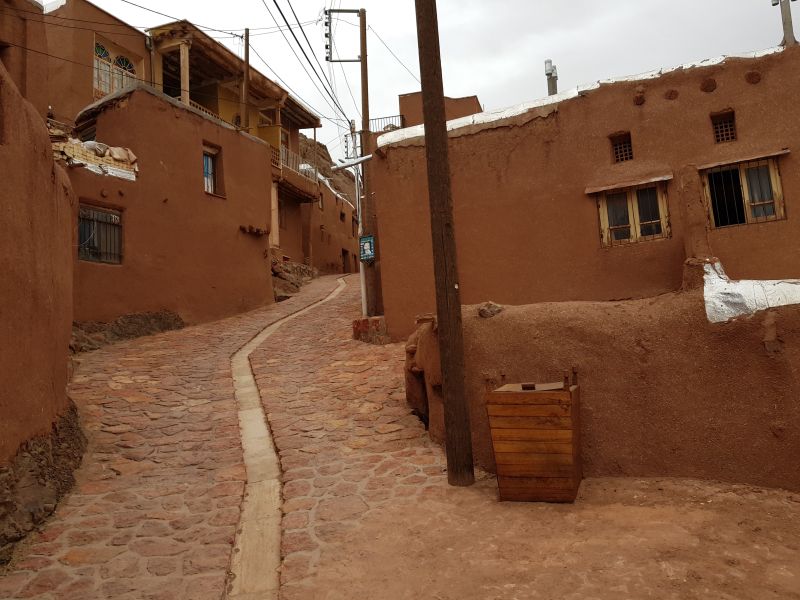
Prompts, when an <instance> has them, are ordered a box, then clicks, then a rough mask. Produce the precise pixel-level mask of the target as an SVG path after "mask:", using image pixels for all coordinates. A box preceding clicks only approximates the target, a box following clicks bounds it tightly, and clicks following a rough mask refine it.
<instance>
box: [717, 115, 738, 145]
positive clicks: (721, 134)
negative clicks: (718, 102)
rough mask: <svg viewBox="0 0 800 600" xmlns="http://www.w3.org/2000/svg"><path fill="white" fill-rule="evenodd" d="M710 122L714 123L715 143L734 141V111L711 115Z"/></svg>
mask: <svg viewBox="0 0 800 600" xmlns="http://www.w3.org/2000/svg"><path fill="white" fill-rule="evenodd" d="M711 123H712V124H713V125H714V141H715V142H716V143H717V144H722V143H724V142H735V141H736V113H734V112H733V111H732V110H728V111H725V112H722V113H718V114H715V115H711Z"/></svg>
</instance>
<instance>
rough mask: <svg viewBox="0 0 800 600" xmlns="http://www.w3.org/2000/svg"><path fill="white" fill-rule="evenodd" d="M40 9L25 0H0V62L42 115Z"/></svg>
mask: <svg viewBox="0 0 800 600" xmlns="http://www.w3.org/2000/svg"><path fill="white" fill-rule="evenodd" d="M41 11H42V9H41V7H39V6H37V5H36V4H35V3H33V2H28V1H26V0H0V17H2V18H0V62H2V63H3V65H4V66H5V68H6V71H7V72H8V75H9V76H10V78H11V80H12V81H13V82H14V84H15V85H16V87H17V89H18V90H19V91H20V93H21V94H22V96H23V97H24V98H25V99H26V100H28V102H30V103H31V104H33V106H34V107H35V108H36V110H37V111H39V114H40V115H42V116H44V115H45V114H46V113H47V100H48V98H47V57H46V56H45V54H46V53H47V38H46V34H45V26H44V24H43V23H42V21H43V19H42V17H41V16H40V13H41ZM34 13H39V14H34Z"/></svg>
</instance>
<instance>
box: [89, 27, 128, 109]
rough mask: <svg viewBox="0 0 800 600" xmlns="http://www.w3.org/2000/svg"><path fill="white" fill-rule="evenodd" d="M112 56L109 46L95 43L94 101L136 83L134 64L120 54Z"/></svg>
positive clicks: (103, 43)
mask: <svg viewBox="0 0 800 600" xmlns="http://www.w3.org/2000/svg"><path fill="white" fill-rule="evenodd" d="M113 54H114V53H112V51H111V50H109V44H106V43H105V42H98V41H96V42H95V44H94V77H93V86H94V97H95V98H96V99H98V98H102V97H103V96H105V95H106V94H110V93H111V92H115V91H117V90H121V89H122V88H124V87H127V86H130V85H131V84H133V83H135V82H136V81H137V77H136V66H135V65H134V62H133V61H132V60H131V59H130V58H128V57H127V56H124V55H122V54H117V55H116V56H113Z"/></svg>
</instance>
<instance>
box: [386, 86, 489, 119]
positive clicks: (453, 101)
mask: <svg viewBox="0 0 800 600" xmlns="http://www.w3.org/2000/svg"><path fill="white" fill-rule="evenodd" d="M399 105H400V117H401V122H402V123H403V126H404V127H413V126H414V125H421V124H422V123H423V122H424V120H425V119H424V117H423V115H422V92H412V93H410V94H403V95H401V96H400V99H399ZM482 111H483V108H481V103H480V101H479V100H478V97H477V96H466V97H464V98H448V97H447V96H445V99H444V113H445V117H446V118H447V120H448V121H450V120H452V119H460V118H462V117H468V116H470V115H474V114H477V113H479V112H482Z"/></svg>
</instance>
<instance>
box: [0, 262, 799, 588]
mask: <svg viewBox="0 0 800 600" xmlns="http://www.w3.org/2000/svg"><path fill="white" fill-rule="evenodd" d="M345 282H346V283H347V285H346V287H345V288H344V290H343V291H342V293H341V294H339V295H338V296H336V297H335V298H333V299H331V300H330V301H329V302H328V303H326V304H321V305H319V306H316V307H314V308H312V309H311V311H310V312H308V313H307V314H305V315H303V316H302V317H299V318H297V319H294V320H293V321H289V322H287V323H286V324H285V325H283V326H282V327H280V328H279V329H277V331H276V332H275V333H274V334H273V335H271V336H270V337H268V338H267V339H266V340H265V341H264V343H263V344H262V345H261V346H260V347H259V348H258V349H257V350H256V351H255V352H254V353H253V354H252V355H251V357H250V360H251V364H252V367H253V371H254V373H255V376H256V381H257V384H258V387H259V390H260V394H261V397H262V400H263V404H264V407H265V409H266V412H267V414H268V417H269V425H270V428H271V430H272V432H273V437H274V442H275V445H276V447H277V450H278V452H279V456H280V462H281V467H282V471H283V474H282V480H283V489H282V497H283V501H282V511H283V518H282V524H281V525H282V527H281V528H282V534H281V541H280V552H281V559H282V566H281V573H280V578H281V588H280V595H279V596H278V597H280V598H282V599H283V600H299V599H345V598H362V597H371V598H386V599H401V598H436V599H440V600H444V599H455V598H470V599H475V600H478V599H487V598H493V599H503V600H512V599H514V598H536V597H542V598H555V597H557V598H588V597H592V598H617V597H648V596H649V595H653V594H656V593H657V595H658V597H660V598H695V597H696V598H701V597H708V595H709V594H711V595H713V596H714V597H719V598H753V599H756V598H758V599H763V598H773V597H774V598H795V597H800V596H798V595H797V591H796V590H797V589H800V586H798V582H797V581H796V575H794V574H795V573H797V572H798V568H797V567H798V560H800V559H798V553H797V549H796V546H795V543H796V542H795V540H796V539H797V537H798V535H800V529H798V524H797V520H796V519H795V518H794V516H795V515H796V514H797V510H798V509H797V507H798V502H800V497H798V496H797V495H796V494H794V495H793V494H790V493H788V492H782V491H778V490H763V489H758V488H752V487H749V486H743V485H726V484H715V483H705V482H699V481H687V480H676V479H664V480H656V479H648V480H640V479H589V480H587V481H585V482H584V485H583V487H582V491H581V496H580V498H579V500H578V502H577V504H576V505H575V506H560V505H542V504H538V505H531V504H515V503H510V504H509V503H497V502H496V489H495V483H494V480H493V478H491V477H489V476H487V475H483V476H481V475H479V480H480V481H479V482H478V484H477V485H476V486H474V487H472V488H466V489H459V488H450V487H448V486H447V481H446V476H445V468H444V455H443V453H442V451H441V449H440V448H439V447H438V446H435V445H434V444H433V443H432V442H431V441H430V440H429V438H428V436H427V435H426V432H425V431H424V427H423V425H422V424H421V423H420V422H419V420H417V418H416V417H415V416H414V415H412V414H410V410H409V409H408V408H407V407H406V404H405V399H404V391H403V386H402V364H403V363H402V360H403V348H402V346H400V345H388V346H383V347H376V346H370V345H366V344H362V343H359V342H354V341H352V340H351V339H350V337H351V331H350V327H351V322H352V317H354V316H355V315H357V312H358V288H357V286H355V285H353V283H354V279H353V278H352V277H351V278H347V279H345ZM337 283H338V282H337V279H336V278H334V277H326V278H322V279H319V280H316V281H315V282H314V283H312V284H311V285H309V286H307V287H306V288H304V289H303V291H302V292H301V293H300V294H299V295H298V296H296V297H295V298H293V299H291V300H288V301H286V302H283V303H280V304H277V305H274V306H271V307H269V308H265V309H261V310H257V311H253V312H251V313H247V314H245V315H242V316H239V317H236V318H232V319H227V320H225V321H221V322H217V323H213V324H209V325H203V326H198V327H191V328H187V329H184V330H182V331H176V332H170V333H165V334H161V335H157V336H152V337H147V338H141V339H138V340H134V341H130V342H124V343H120V344H117V345H113V346H109V347H107V348H105V349H102V350H100V351H97V352H94V353H92V354H89V355H86V356H85V357H84V360H83V363H82V364H81V367H80V369H79V371H78V373H77V374H76V376H75V377H74V379H73V383H72V386H71V388H70V393H71V395H72V397H73V398H74V400H75V402H76V404H77V405H78V407H79V410H80V413H81V419H82V423H83V425H84V428H85V430H86V431H87V435H88V437H89V450H88V452H87V456H86V457H85V458H84V461H83V466H82V467H81V468H80V470H79V471H78V472H77V484H76V486H75V489H74V490H73V491H72V492H71V493H70V494H69V495H68V496H67V497H66V498H65V499H64V500H63V501H62V502H61V504H60V505H59V507H58V509H57V511H56V513H55V515H54V516H53V517H52V518H51V519H50V520H49V521H48V523H47V524H46V526H45V527H43V528H42V530H41V531H40V532H38V533H35V534H33V535H32V536H31V537H30V539H29V540H28V542H26V543H25V544H23V545H21V546H20V547H19V548H18V549H17V554H16V558H15V560H14V561H13V562H12V564H11V570H10V572H9V573H7V574H6V575H5V576H3V577H1V578H0V597H2V598H41V599H55V598H58V599H65V600H66V599H76V600H77V599H81V600H90V599H95V598H119V599H121V600H128V599H131V600H132V599H134V598H137V599H138V598H146V599H149V600H156V599H161V598H164V599H166V598H186V599H193V600H200V599H212V598H213V599H217V598H221V597H224V595H225V594H226V583H230V576H229V573H228V572H229V569H230V564H231V556H232V545H233V543H234V539H235V536H236V530H237V525H238V524H239V522H240V509H241V505H242V499H243V492H244V489H245V482H246V480H247V474H246V471H245V468H244V463H243V458H242V449H241V443H240V433H239V427H238V424H237V416H236V415H237V406H236V400H235V398H234V393H233V380H232V372H231V362H230V361H231V356H232V354H233V353H234V352H235V351H236V350H238V349H239V348H240V347H242V346H243V345H244V344H245V343H247V342H248V341H249V340H250V339H251V338H252V337H253V336H254V335H255V334H257V333H258V332H259V331H261V330H262V329H263V328H265V327H266V326H268V325H270V324H271V323H275V322H277V321H279V320H280V319H282V318H283V317H285V316H287V315H289V314H291V313H294V312H296V311H298V310H300V309H302V308H304V307H306V306H308V305H310V304H312V303H314V302H317V301H319V300H321V299H323V298H325V297H326V296H328V294H329V293H331V292H332V291H333V290H334V289H335V288H336V287H337ZM89 373H91V375H88V374H89ZM244 526H245V527H247V524H246V523H245V524H244ZM678 555H679V556H680V560H676V559H675V557H676V556H678ZM576 566H580V569H576ZM261 597H269V596H261V595H260V596H259V598H261ZM273 597H275V596H273Z"/></svg>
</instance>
